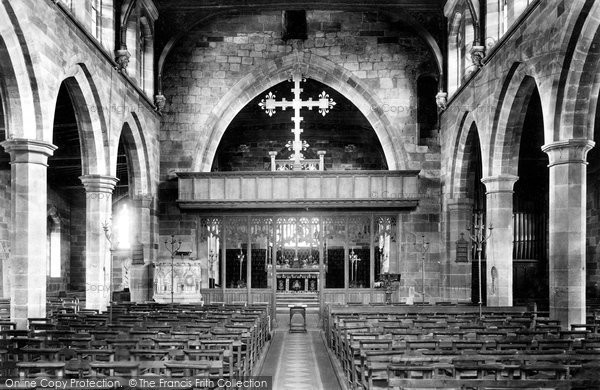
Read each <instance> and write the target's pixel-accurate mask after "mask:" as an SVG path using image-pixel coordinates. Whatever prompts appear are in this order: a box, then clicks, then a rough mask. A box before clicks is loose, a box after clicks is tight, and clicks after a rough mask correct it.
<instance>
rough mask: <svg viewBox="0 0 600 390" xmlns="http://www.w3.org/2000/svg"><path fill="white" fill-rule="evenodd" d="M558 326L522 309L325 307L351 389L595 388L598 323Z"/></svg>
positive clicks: (599, 364) (599, 378) (599, 369)
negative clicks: (567, 326)
mask: <svg viewBox="0 0 600 390" xmlns="http://www.w3.org/2000/svg"><path fill="white" fill-rule="evenodd" d="M595 318H596V317H592V319H593V320H592V321H591V322H590V323H587V324H578V325H573V326H572V327H571V329H568V330H566V329H563V328H562V327H561V326H560V324H559V323H558V321H554V320H550V319H549V318H548V317H547V313H539V312H537V313H536V312H528V311H527V310H526V309H525V308H522V307H506V308H484V312H483V314H482V316H481V317H480V316H479V312H478V308H476V307H470V306H448V307H444V306H439V307H436V306H376V307H373V306H349V307H343V306H329V307H328V308H327V311H326V314H325V316H324V330H325V334H326V339H327V343H328V347H329V348H330V349H331V350H332V352H333V353H334V354H335V355H336V356H337V358H338V360H339V363H340V364H341V368H342V370H343V372H344V375H345V379H346V380H347V383H348V385H349V387H350V388H353V389H464V388H469V389H508V388H510V389H513V388H528V389H534V388H536V389H539V388H544V389H597V388H600V332H599V328H600V322H596V320H595Z"/></svg>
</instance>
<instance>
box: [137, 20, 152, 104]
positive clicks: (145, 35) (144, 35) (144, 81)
mask: <svg viewBox="0 0 600 390" xmlns="http://www.w3.org/2000/svg"><path fill="white" fill-rule="evenodd" d="M139 28H140V38H139V53H140V54H139V69H138V74H139V80H140V88H141V89H142V90H143V91H144V92H146V95H148V96H152V95H153V93H154V91H153V89H154V66H153V65H154V61H153V58H154V40H153V34H152V27H151V25H150V23H149V22H148V18H147V17H146V16H142V17H141V18H140V27H139Z"/></svg>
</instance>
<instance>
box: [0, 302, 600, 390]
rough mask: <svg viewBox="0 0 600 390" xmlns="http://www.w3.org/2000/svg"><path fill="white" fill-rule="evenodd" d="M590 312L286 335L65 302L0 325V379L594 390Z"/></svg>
mask: <svg viewBox="0 0 600 390" xmlns="http://www.w3.org/2000/svg"><path fill="white" fill-rule="evenodd" d="M589 309H590V310H589V315H588V317H587V323H586V324H573V325H571V327H570V328H569V329H565V328H563V327H562V326H561V324H560V323H559V322H558V321H557V320H552V319H550V318H548V316H547V314H548V313H547V312H541V311H537V310H528V309H527V308H525V307H518V306H515V307H504V308H486V307H484V308H483V309H482V312H481V314H480V312H479V308H478V307H476V306H471V305H447V304H443V305H405V304H393V305H352V304H351V305H329V306H327V307H326V310H325V311H324V312H322V313H321V314H320V318H318V319H317V320H316V321H313V319H310V318H309V321H308V327H307V329H306V331H304V332H303V331H300V332H290V330H291V329H296V330H298V328H297V326H298V317H297V316H296V317H294V318H293V325H294V327H293V328H292V327H290V324H291V323H290V321H291V319H289V318H288V317H287V315H282V314H279V315H277V314H275V317H276V318H277V320H276V321H275V318H274V316H273V313H271V312H270V307H269V306H266V305H260V304H257V305H249V306H246V305H240V304H224V303H221V302H219V303H212V304H207V305H204V306H201V305H182V304H175V305H169V304H157V303H144V304H139V303H138V304H131V303H113V304H112V305H111V306H110V308H109V311H108V312H106V313H102V314H100V313H98V312H95V311H93V310H86V309H80V308H78V307H77V305H74V306H73V305H71V304H70V303H69V302H64V305H62V307H53V308H51V309H50V312H49V313H48V314H49V315H48V317H47V318H30V319H29V321H28V323H29V327H28V329H27V330H18V329H16V326H15V324H14V323H11V322H10V321H8V320H2V322H0V329H1V330H0V341H1V346H0V361H1V364H0V377H2V378H5V380H4V382H3V383H2V388H14V386H12V385H13V384H14V383H15V382H10V383H9V382H7V381H6V380H7V379H12V380H14V381H17V380H20V382H19V383H21V384H25V383H27V384H28V386H26V387H29V388H31V387H32V386H31V383H32V381H38V382H37V383H38V386H37V387H36V386H33V387H35V388H44V386H39V384H40V383H41V382H40V381H41V379H42V378H45V380H55V379H59V380H67V381H68V382H67V383H71V382H69V381H70V380H71V379H76V380H86V379H88V380H91V381H95V383H100V382H99V381H103V382H102V383H103V384H104V385H103V386H100V387H101V388H102V387H104V388H110V387H111V386H110V384H111V383H114V382H111V381H116V380H118V381H119V383H131V382H130V380H136V381H137V382H136V383H138V385H137V387H133V388H147V386H146V387H144V386H143V385H141V384H142V383H144V382H142V380H143V379H144V378H145V380H148V379H149V378H164V379H169V380H176V379H178V378H196V382H195V385H194V386H178V387H176V388H178V389H179V388H182V389H187V388H194V389H215V388H223V387H219V386H220V385H219V384H218V383H219V382H218V380H219V379H238V378H239V379H245V380H253V381H261V380H267V383H268V386H272V387H270V388H273V389H284V390H285V389H327V390H329V389H331V390H337V389H340V390H342V389H344V390H346V389H365V390H366V389H432V388H435V389H462V388H465V386H467V388H469V389H482V390H483V389H513V388H522V389H539V388H544V389H593V388H598V386H600V379H599V378H598V376H597V370H598V369H599V368H600V331H599V330H600V310H599V309H598V308H593V307H591V308H589ZM200 380H206V382H202V385H199V383H200V382H199V381H200ZM209 380H212V383H211V382H210V381H209ZM44 383H46V382H44ZM74 383H75V382H74ZM70 388H73V389H75V388H77V389H81V388H82V387H81V385H74V386H71V387H70ZM84 388H85V387H84Z"/></svg>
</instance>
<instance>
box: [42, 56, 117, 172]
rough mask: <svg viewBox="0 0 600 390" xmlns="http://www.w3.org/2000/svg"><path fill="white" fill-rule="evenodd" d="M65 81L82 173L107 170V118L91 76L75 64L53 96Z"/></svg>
mask: <svg viewBox="0 0 600 390" xmlns="http://www.w3.org/2000/svg"><path fill="white" fill-rule="evenodd" d="M62 83H64V84H65V86H66V88H67V91H68V92H69V94H70V96H71V100H72V102H73V109H74V110H75V115H76V118H77V127H78V130H79V141H80V147H81V162H82V166H81V171H82V174H83V175H89V174H101V175H106V174H108V172H109V169H108V159H107V154H106V153H105V146H106V145H107V137H106V133H107V131H106V129H107V127H106V118H105V112H104V107H103V105H102V103H101V101H100V96H99V94H98V90H97V88H96V86H95V84H94V82H93V80H92V77H91V74H90V73H89V71H88V70H87V67H86V66H85V65H84V64H81V63H80V64H77V65H76V66H74V67H72V68H71V69H69V71H68V72H66V73H65V78H64V79H62V82H61V83H59V84H57V85H56V94H55V99H54V100H53V101H54V102H56V97H57V96H58V91H59V88H60V85H62ZM51 112H52V115H49V122H48V123H49V126H46V128H48V129H50V134H49V136H48V138H52V133H51V131H52V123H53V120H54V110H52V111H51ZM50 116H51V117H50Z"/></svg>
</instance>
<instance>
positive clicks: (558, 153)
mask: <svg viewBox="0 0 600 390" xmlns="http://www.w3.org/2000/svg"><path fill="white" fill-rule="evenodd" d="M594 145H595V143H594V141H590V140H589V139H586V138H573V139H567V140H562V141H556V142H552V143H549V144H546V145H544V146H542V151H543V152H545V153H546V154H548V160H549V161H550V163H549V164H548V167H552V166H554V165H561V164H572V163H573V164H587V154H588V152H589V151H590V150H592V148H593V147H594Z"/></svg>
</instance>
